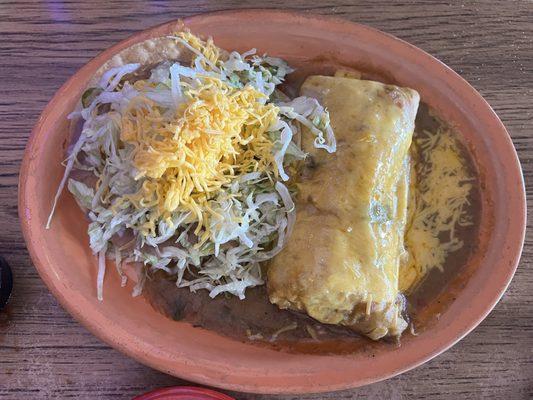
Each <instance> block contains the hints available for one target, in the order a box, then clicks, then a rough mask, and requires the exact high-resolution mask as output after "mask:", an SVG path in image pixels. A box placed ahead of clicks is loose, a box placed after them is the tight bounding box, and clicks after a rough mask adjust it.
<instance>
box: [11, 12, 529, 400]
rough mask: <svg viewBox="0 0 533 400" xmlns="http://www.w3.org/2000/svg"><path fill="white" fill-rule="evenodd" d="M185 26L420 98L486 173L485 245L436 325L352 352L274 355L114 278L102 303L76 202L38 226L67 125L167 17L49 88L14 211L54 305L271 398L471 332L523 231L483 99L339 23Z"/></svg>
mask: <svg viewBox="0 0 533 400" xmlns="http://www.w3.org/2000/svg"><path fill="white" fill-rule="evenodd" d="M185 24H186V25H187V26H188V27H190V29H191V30H192V31H193V32H195V33H197V34H201V35H212V36H213V37H214V39H215V41H216V43H217V44H218V45H219V46H221V47H223V48H226V49H235V50H238V51H245V50H248V49H250V48H252V47H255V48H257V49H258V50H259V52H261V53H262V52H268V53H269V54H272V55H275V56H279V57H283V58H285V59H287V60H288V61H289V62H290V63H291V64H295V65H296V66H300V67H305V66H306V65H309V62H317V60H318V61H320V60H327V61H328V62H333V63H337V64H343V65H349V66H355V67H359V68H363V69H367V70H368V69H370V70H375V71H379V72H380V73H381V74H382V75H384V76H387V77H388V78H389V79H390V80H391V81H394V82H397V83H399V84H401V85H404V86H409V87H412V88H414V89H416V90H418V91H419V92H420V94H421V97H422V99H423V100H424V101H425V102H427V103H429V105H430V106H432V107H433V108H434V109H435V110H437V112H438V114H439V115H440V116H441V117H442V118H444V119H445V120H447V121H450V122H453V123H454V124H455V125H456V126H457V127H458V129H459V131H460V133H461V135H462V137H463V139H464V141H465V142H466V143H467V144H468V146H469V148H470V149H471V150H472V153H473V157H474V159H475V161H476V164H477V166H478V168H479V170H480V171H481V175H482V184H483V190H482V196H483V205H482V210H483V211H482V220H481V236H480V246H479V251H478V252H477V254H476V255H475V257H473V259H471V260H470V261H469V262H468V263H466V264H465V266H464V268H463V270H464V271H468V275H469V278H468V279H467V280H466V281H465V284H464V285H463V287H461V288H460V290H459V291H458V293H457V295H456V299H455V301H454V302H453V303H452V304H451V305H450V306H449V307H448V309H447V310H446V311H445V312H443V313H442V315H441V317H440V319H439V320H438V321H437V322H436V323H435V324H434V325H433V326H432V327H431V328H428V329H427V330H426V331H424V332H423V333H421V334H420V335H419V336H417V337H409V336H408V337H406V338H405V340H403V342H402V345H401V347H399V348H391V347H390V346H387V347H384V348H383V349H382V350H380V349H379V348H377V349H373V350H372V351H360V352H357V353H356V354H352V355H328V356H321V355H305V354H288V353H283V352H276V351H274V350H270V349H267V348H260V347H256V346H252V345H248V344H243V343H238V342H236V341H233V340H230V339H227V338H224V337H221V336H219V335H217V334H216V333H214V332H209V331H203V330H199V329H194V328H192V327H190V326H188V325H186V324H182V323H178V322H174V321H171V320H169V319H166V318H165V317H163V316H161V315H160V314H158V313H157V312H155V311H153V310H152V308H151V307H150V306H149V305H148V304H147V303H146V302H145V301H144V300H143V299H142V298H135V299H133V298H131V297H130V290H128V289H120V285H119V282H118V279H117V277H116V274H115V273H113V271H111V270H110V271H108V274H107V277H106V281H105V287H104V297H105V299H104V302H98V300H97V299H96V293H95V280H96V269H97V268H96V260H95V258H94V257H93V256H92V254H91V251H90V249H89V246H88V240H87V235H86V228H87V226H86V223H85V222H84V217H83V215H82V213H81V211H80V210H79V209H78V208H77V206H76V205H75V202H74V200H73V199H72V197H71V196H70V195H68V194H65V195H63V196H62V198H61V200H60V202H59V205H58V209H57V212H56V215H55V219H54V221H53V224H52V228H51V229H50V230H48V231H47V230H45V229H44V226H45V222H46V219H47V216H48V213H49V211H50V205H51V204H52V198H53V196H54V193H55V190H56V188H57V185H58V183H59V181H60V179H61V175H62V173H63V167H62V166H61V165H60V162H61V160H62V159H63V157H64V151H65V146H66V143H67V140H68V139H67V120H66V117H67V115H68V114H69V112H70V111H71V110H72V109H73V108H74V106H75V104H76V102H77V101H78V99H79V98H80V96H81V94H82V92H83V90H84V88H85V86H86V84H87V82H88V80H89V79H90V77H91V75H92V74H93V73H94V72H95V71H96V70H97V69H98V67H99V66H100V65H102V64H103V63H104V62H105V61H106V60H107V59H109V58H110V57H111V56H112V55H114V54H116V53H117V52H119V51H120V50H122V49H124V48H126V47H128V46H131V45H132V44H134V43H137V42H140V41H142V40H145V39H147V38H151V37H156V36H162V35H165V34H167V33H169V32H172V31H174V30H175V29H176V26H177V22H176V21H174V22H170V23H167V24H164V25H161V26H158V27H155V28H152V29H149V30H147V31H144V32H140V33H138V34H136V35H134V36H132V37H130V38H129V39H127V40H125V41H123V42H121V43H119V44H117V45H116V46H114V47H112V48H110V49H109V50H106V51H105V52H103V53H102V54H100V55H98V56H97V57H96V58H95V59H93V60H92V61H90V62H89V63H88V64H87V65H85V66H84V67H83V68H82V69H81V70H80V71H79V72H78V73H77V74H76V75H74V76H73V77H72V78H70V79H69V80H68V82H67V83H65V85H63V87H61V89H60V90H59V91H58V92H57V93H56V95H55V96H54V98H53V99H52V100H51V101H50V103H49V104H48V105H47V107H46V109H45V110H44V111H43V113H42V115H41V117H40V118H39V120H38V122H37V124H36V126H35V128H34V130H33V135H32V137H31V140H30V142H29V143H28V146H27V148H26V154H25V157H24V161H23V166H22V171H21V175H20V192H19V193H20V201H19V213H20V219H21V221H22V227H23V231H24V235H25V238H26V241H27V244H28V248H29V251H30V254H31V257H32V259H33V261H34V263H35V266H36V268H37V269H38V271H39V274H40V275H41V277H42V279H43V280H44V281H45V283H46V284H47V285H48V287H49V288H50V290H51V291H52V293H53V294H54V295H55V296H56V298H57V299H58V300H59V301H60V302H61V304H62V305H63V306H64V307H65V308H66V309H67V310H68V311H69V312H70V313H71V314H72V315H73V316H74V317H75V318H76V319H77V320H78V321H80V322H81V323H82V324H83V325H85V326H86V327H87V328H88V329H89V330H90V331H91V332H93V333H94V334H95V335H97V336H98V337H100V338H101V339H102V340H104V341H105V342H106V343H108V344H110V345H111V346H113V347H115V348H117V349H118V350H120V351H122V352H124V353H126V354H128V355H129V356H131V357H133V358H135V359H136V360H138V361H140V362H142V363H144V364H147V365H149V366H151V367H154V368H157V369H159V370H161V371H163V372H166V373H169V374H172V375H176V376H179V377H182V378H185V379H189V380H192V381H196V382H201V383H204V384H209V385H213V386H218V387H223V388H227V389H232V390H239V391H249V392H265V393H294V392H319V391H330V390H335V389H343V388H349V387H355V386H361V385H365V384H368V383H371V382H375V381H378V380H381V379H385V378H388V377H391V376H393V375H396V374H399V373H401V372H403V371H406V370H408V369H411V368H413V367H415V366H417V365H420V364H422V363H423V362H425V361H427V360H429V359H430V358H432V357H435V356H436V355H437V354H439V353H441V352H443V351H444V350H446V349H447V348H449V347H450V346H451V345H453V344H454V343H456V342H457V341H458V340H459V339H461V338H462V337H463V336H465V335H466V334H467V333H468V332H470V331H471V330H472V329H473V328H474V327H475V326H476V325H478V324H479V323H480V322H481V321H482V320H483V318H485V316H486V315H487V314H488V313H489V311H490V310H491V309H492V308H493V307H494V305H495V304H496V302H497V301H498V300H499V299H500V297H501V296H502V294H503V292H504V291H505V289H506V288H507V285H508V284H509V282H510V280H511V278H512V276H513V273H514V271H515V269H516V266H517V263H518V260H519V256H520V251H521V249H522V244H523V240H524V229H525V194H524V183H523V179H522V174H521V170H520V164H519V162H518V159H517V156H516V153H515V150H514V148H513V145H512V142H511V139H510V138H509V135H508V134H507V132H506V130H505V128H504V126H503V125H502V123H501V121H500V120H499V119H498V117H497V116H496V114H495V113H494V111H493V110H492V109H491V108H490V106H489V105H488V104H487V103H486V102H485V100H483V98H482V97H481V96H480V95H479V93H477V92H476V91H475V90H474V89H473V88H472V87H471V86H470V85H469V84H468V83H467V82H465V81H464V80H463V79H461V77H459V76H458V75H457V74H456V73H455V72H453V71H452V70H450V69H449V68H448V67H446V66H445V65H444V64H442V63H440V62H439V61H438V60H436V59H435V58H433V57H431V56H430V55H428V54H426V53H424V52H423V51H421V50H420V49H417V48H416V47H413V46H411V45H409V44H407V43H405V42H403V41H401V40H398V39H396V38H394V37H392V36H389V35H386V34H384V33H382V32H379V31H376V30H374V29H371V28H368V27H365V26H361V25H357V24H354V23H351V22H347V21H342V20H337V19H331V18H323V17H317V16H303V15H299V14H292V13H284V12H275V11H274V12H273V11H242V12H224V13H217V14H207V15H199V16H195V17H191V18H188V19H186V20H185Z"/></svg>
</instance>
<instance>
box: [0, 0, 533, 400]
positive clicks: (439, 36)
mask: <svg viewBox="0 0 533 400" xmlns="http://www.w3.org/2000/svg"><path fill="white" fill-rule="evenodd" d="M257 7H272V8H290V9H294V10H300V11H301V12H304V13H319V14H328V15H335V16H338V17H342V18H346V19H349V20H351V21H356V22H360V23H364V24H368V25H370V26H373V27H375V28H378V29H381V30H383V31H385V32H388V33H391V34H393V35H396V36H398V37H400V38H402V39H404V40H407V41H409V42H410V43H412V44H414V45H416V46H418V47H420V48H422V49H424V50H426V51H428V52H429V53H431V54H433V55H434V56H436V57H438V58H439V59H441V60H442V61H443V62H445V63H446V64H448V65H449V66H450V67H452V68H453V69H454V70H455V71H457V72H458V73H460V74H461V75H462V76H463V77H464V78H465V79H467V80H468V81H469V82H470V83H471V84H472V85H474V87H476V88H477V89H478V90H479V91H480V92H481V94H482V95H483V96H484V97H485V98H486V99H487V100H488V102H489V103H490V104H491V105H492V107H494V109H495V110H496V112H497V113H498V114H499V116H500V118H501V119H502V120H503V122H504V124H505V125H506V126H507V128H508V130H509V132H510V134H511V136H512V138H513V141H514V143H515V146H516V148H517V150H518V153H519V156H520V159H521V161H522V166H523V169H524V176H525V180H526V186H527V187H528V189H527V193H528V196H531V195H532V194H533V192H532V190H533V111H532V106H533V2H531V1H465V2H454V1H387V0H382V1H381V0H380V1H348V0H344V1H343V0H337V1H308V2H307V1H286V0H285V1H277V0H270V1H268V2H265V1H252V0H247V1H242V2H241V1H230V0H228V1H207V0H202V1H194V0H188V1H179V2H178V1H176V2H172V1H155V0H154V1H146V2H134V1H127V0H105V1H101V0H93V1H83V0H65V1H61V0H49V1H29V0H22V1H16V0H0V220H1V221H2V229H1V230H0V252H1V253H2V254H3V255H4V256H5V257H6V258H7V260H8V261H9V262H10V264H11V265H12V267H13V269H14V275H15V289H14V294H13V298H12V302H11V306H10V310H9V315H7V316H6V315H3V316H2V317H0V398H5V399H45V398H58V399H63V398H77V399H94V398H98V399H128V398H131V397H133V396H134V395H136V394H140V393H142V392H145V391H148V390H151V389H154V388H158V387H162V386H169V385H181V384H184V382H183V381H181V380H179V379H176V378H173V377H171V376H168V375H165V374H162V373H160V372H157V371H155V370H152V369H150V368H148V367H145V366H143V365H141V364H139V363H137V362H135V361H133V360H132V359H129V358H128V357H126V356H124V355H122V354H121V353H119V352H117V351H115V350H113V349H112V348H110V347H108V346H106V345H105V344H103V343H102V342H100V341H99V340H98V339H97V338H95V337H94V336H92V335H91V334H90V333H89V332H88V331H87V330H86V329H85V328H84V327H82V326H81V325H79V324H78V323H77V322H75V321H74V320H73V319H72V318H71V317H70V315H68V314H67V313H66V312H65V311H64V310H63V309H62V308H61V307H60V306H59V305H58V303H57V302H56V300H55V299H54V298H53V297H52V295H51V294H50V293H49V291H48V290H47V288H46V287H45V286H44V284H43V283H42V282H41V280H40V278H39V276H38V275H37V273H36V271H35V269H34V268H33V266H32V262H31V260H30V258H29V256H28V252H27V251H26V247H25V244H24V240H23V238H22V235H21V232H20V227H19V222H18V217H17V180H18V171H19V166H20V161H21V159H22V155H23V151H24V146H25V145H26V141H27V138H28V136H29V134H30V131H31V128H32V126H33V124H34V123H35V122H36V120H37V118H38V116H39V114H40V112H41V110H42V109H43V108H44V106H45V104H46V103H47V102H48V100H49V99H50V98H51V97H52V95H53V94H54V92H55V91H56V90H57V89H58V88H59V86H60V85H61V84H62V83H63V82H64V81H65V80H66V79H67V78H68V77H70V76H71V75H72V74H73V73H74V72H75V71H76V70H77V69H78V68H80V67H81V66H82V65H83V64H84V63H86V62H87V61H88V60H89V59H90V58H91V57H93V56H94V55H96V54H97V53H98V52H100V51H102V50H104V49H105V48H107V47H109V46H110V45H112V44H114V43H116V42H118V41H119V40H122V39H124V38H126V37H127V36H129V35H130V34H132V33H134V32H136V31H138V30H141V29H144V28H148V27H150V26H152V25H155V24H159V23H162V22H165V21H168V20H171V19H176V18H180V17H185V16H188V15H192V14H198V13H203V12H208V11H215V10H224V9H235V8H257ZM530 211H531V210H530ZM529 214H530V215H532V214H533V213H531V212H530V213H529ZM530 219H531V217H530ZM532 267H533V235H532V234H531V231H530V232H529V233H528V235H527V237H526V243H525V248H524V253H523V256H522V261H521V263H520V267H519V268H518V271H517V274H516V276H515V278H514V280H513V282H512V283H511V285H510V287H509V290H508V291H507V293H506V294H505V295H504V297H503V299H502V300H501V302H500V303H499V304H498V305H497V307H496V308H495V309H494V311H493V312H492V313H491V314H490V315H489V317H488V318H487V319H486V320H485V321H484V322H483V323H482V324H481V325H480V326H479V327H478V328H477V329H476V330H475V331H474V332H472V333H471V334H470V335H468V337H466V338H465V339H464V340H462V341H461V342H460V343H459V344H457V345H456V346H455V347H453V348H452V349H451V350H449V351H447V352H446V353H444V354H443V355H441V356H439V357H437V358H435V359H434V360H432V361H430V362H428V363H426V364H425V365H423V366H421V367H419V368H417V369H415V370H413V371H411V372H408V373H405V374H403V375H401V376H399V377H396V378H393V379H390V380H388V381H385V382H381V383H377V384H374V385H371V386H368V387H364V388H360V389H355V390H348V391H342V392H335V393H329V394H320V395H306V396H285V397H284V396H279V397H275V396H262V395H253V394H242V393H231V394H232V395H233V396H235V398H237V399H254V400H258V399H267V398H279V399H321V398H324V399H372V398H377V399H414V398H432V399H481V398H490V399H508V400H510V399H526V398H533V268H532Z"/></svg>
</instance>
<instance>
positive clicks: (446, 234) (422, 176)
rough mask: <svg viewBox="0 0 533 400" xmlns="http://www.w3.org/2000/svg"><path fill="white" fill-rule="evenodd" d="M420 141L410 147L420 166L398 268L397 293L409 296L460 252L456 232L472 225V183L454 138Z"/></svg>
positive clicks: (430, 135)
mask: <svg viewBox="0 0 533 400" xmlns="http://www.w3.org/2000/svg"><path fill="white" fill-rule="evenodd" d="M424 135H425V136H424V137H421V138H419V139H417V140H416V142H415V143H416V146H415V147H416V151H417V152H418V155H419V161H418V162H417V166H416V175H417V177H416V179H412V185H413V187H412V188H411V191H410V192H411V199H410V207H411V208H410V213H411V215H410V226H409V228H408V230H407V234H406V237H405V243H406V247H407V250H408V257H407V261H406V262H405V263H402V266H401V268H400V279H399V281H400V290H401V291H402V292H409V291H411V290H412V289H413V288H414V287H416V285H417V284H418V283H420V281H421V280H422V278H423V277H424V276H425V275H426V274H427V273H428V272H429V271H430V270H431V269H433V268H438V269H440V270H442V269H443V267H444V263H445V261H446V258H447V256H448V254H450V253H451V252H454V251H456V250H458V249H460V248H461V247H462V246H463V242H462V241H461V240H460V239H459V238H458V237H457V236H456V232H455V230H456V228H457V227H458V226H466V225H469V224H471V221H470V220H469V218H468V214H467V206H468V204H469V194H470V191H471V189H472V183H471V181H472V179H473V178H472V177H471V176H470V174H469V172H468V169H467V166H466V163H465V160H464V158H463V157H462V156H461V154H460V150H459V147H458V143H457V141H456V139H455V138H454V137H453V132H451V131H450V130H446V129H439V130H438V131H437V132H427V131H426V132H424Z"/></svg>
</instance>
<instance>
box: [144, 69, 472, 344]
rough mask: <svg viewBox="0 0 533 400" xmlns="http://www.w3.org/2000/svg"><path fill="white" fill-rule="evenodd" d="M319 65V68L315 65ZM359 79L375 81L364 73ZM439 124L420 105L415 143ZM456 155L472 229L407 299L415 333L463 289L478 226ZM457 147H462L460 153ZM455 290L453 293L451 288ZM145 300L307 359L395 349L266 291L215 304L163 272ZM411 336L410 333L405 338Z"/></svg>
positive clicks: (463, 231)
mask: <svg viewBox="0 0 533 400" xmlns="http://www.w3.org/2000/svg"><path fill="white" fill-rule="evenodd" d="M318 64H319V65H318ZM336 69H338V64H337V65H336V66H333V65H329V64H328V63H325V62H322V61H321V60H318V61H317V62H316V63H315V64H313V63H311V64H307V65H306V66H302V68H300V69H299V70H297V72H296V73H294V74H293V75H291V81H290V82H289V84H288V85H285V88H284V90H285V91H286V92H287V93H288V94H289V95H290V96H291V97H292V96H295V95H296V94H297V91H296V90H295V88H297V87H299V86H300V84H301V83H302V82H303V79H304V78H305V77H306V76H307V75H309V73H310V72H311V71H312V72H313V73H324V74H328V75H331V74H332V73H333V72H334V71H335V70H336ZM363 78H367V79H378V80H382V81H387V82H389V81H390V79H379V77H376V76H375V75H372V74H370V75H368V74H365V73H363ZM440 124H442V123H441V122H440V121H439V120H437V119H436V118H434V117H432V115H431V112H430V110H429V108H428V106H427V105H425V104H424V103H421V104H420V108H419V111H418V115H417V119H416V128H415V134H414V138H415V139H416V137H417V135H420V133H421V132H423V131H424V130H428V131H433V132H434V131H436V130H437V128H439V126H440ZM458 146H459V147H460V148H459V153H460V154H461V155H462V156H463V157H464V159H465V161H466V164H467V166H468V168H469V169H470V172H471V175H472V176H474V177H476V181H475V182H474V184H473V188H472V190H471V192H470V195H469V200H470V206H469V210H467V212H468V213H469V215H470V217H471V221H472V224H471V225H468V226H459V227H458V228H457V237H458V238H459V239H461V240H463V242H464V245H463V247H462V248H461V249H460V250H458V251H455V252H453V253H451V254H449V256H448V257H447V259H446V263H445V265H444V269H443V271H442V272H441V271H440V270H438V269H433V270H431V271H430V272H429V273H428V274H427V276H426V277H425V278H424V279H423V281H422V282H421V283H420V284H419V285H418V286H417V288H416V290H414V291H413V293H412V294H410V295H408V296H407V304H408V306H407V313H408V315H409V319H410V320H411V321H413V322H414V326H415V329H416V330H417V331H420V330H423V329H424V327H425V326H427V325H429V324H430V323H431V322H432V320H434V319H435V318H438V316H439V315H440V313H441V312H442V311H444V310H445V309H446V307H447V306H448V305H449V304H450V302H452V301H453V300H454V298H455V293H456V288H458V287H460V286H463V285H464V283H465V282H464V280H465V279H466V278H467V277H466V276H465V277H464V278H463V277H462V274H461V273H460V272H461V269H462V267H463V266H465V265H466V263H467V260H468V259H469V257H470V256H471V255H472V254H473V252H474V250H475V249H476V246H477V240H476V239H473V238H477V236H478V226H479V221H480V217H481V194H480V189H479V183H478V181H477V179H478V174H477V172H476V170H475V167H474V163H473V161H472V160H471V157H470V155H469V152H468V150H467V149H466V147H465V146H462V145H460V144H459V143H458ZM461 147H462V148H461ZM454 288H455V289H454ZM144 295H145V297H146V298H147V299H148V301H150V303H151V304H152V305H153V307H154V308H155V309H156V310H157V311H159V312H161V313H162V314H164V315H166V316H168V317H169V318H172V319H174V320H176V321H182V322H186V323H190V324H192V325H193V326H195V327H198V328H203V329H208V330H212V331H215V332H217V333H219V334H222V335H225V336H228V337H231V338H233V339H236V340H239V341H247V342H253V343H256V344H260V345H266V346H270V347H272V348H275V349H278V350H283V351H289V352H299V353H310V354H349V353H354V352H356V351H369V352H373V351H374V350H375V349H376V348H377V346H381V347H383V346H393V347H394V346H398V344H399V343H398V342H397V341H395V340H385V341H383V340H382V341H380V342H373V341H371V340H370V339H367V338H365V337H362V336H360V335H358V334H356V333H354V332H353V331H351V330H350V329H348V328H346V327H340V326H333V325H326V324H322V323H319V322H317V321H315V320H313V319H312V318H310V317H308V316H306V315H304V314H301V313H296V312H292V311H288V310H280V309H279V308H278V307H277V306H275V305H273V304H271V303H270V302H269V300H268V295H267V291H266V287H265V286H261V287H256V288H252V289H248V290H247V291H246V298H245V299H244V300H239V299H238V298H237V297H235V296H231V295H226V296H224V295H219V296H217V297H216V298H214V299H211V298H210V297H209V293H208V291H206V290H199V291H197V292H196V293H191V292H190V291H189V289H188V288H178V287H176V285H175V282H174V280H170V279H168V278H167V277H166V275H165V274H164V273H162V272H158V273H156V274H155V275H154V276H152V278H151V279H148V280H147V281H146V284H145V286H144ZM406 335H410V333H409V329H408V330H407V331H406V332H404V336H406Z"/></svg>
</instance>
